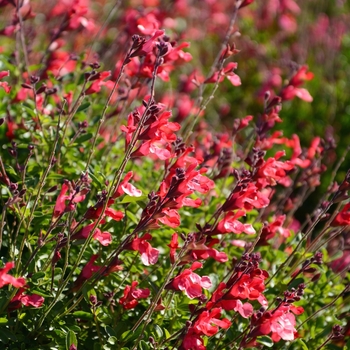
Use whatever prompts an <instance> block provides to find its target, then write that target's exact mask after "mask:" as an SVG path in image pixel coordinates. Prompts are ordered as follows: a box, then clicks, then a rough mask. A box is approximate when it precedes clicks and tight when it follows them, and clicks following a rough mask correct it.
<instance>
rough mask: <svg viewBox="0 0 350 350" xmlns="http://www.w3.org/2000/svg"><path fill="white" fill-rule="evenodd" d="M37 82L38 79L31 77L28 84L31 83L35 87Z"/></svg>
mask: <svg viewBox="0 0 350 350" xmlns="http://www.w3.org/2000/svg"><path fill="white" fill-rule="evenodd" d="M39 80H40V77H38V76H37V75H32V76H31V77H30V83H31V84H32V85H35V84H36V83H37V82H38V81H39Z"/></svg>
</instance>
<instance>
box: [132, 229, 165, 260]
mask: <svg viewBox="0 0 350 350" xmlns="http://www.w3.org/2000/svg"><path fill="white" fill-rule="evenodd" d="M151 239H152V236H151V235H150V234H149V233H146V234H144V235H143V236H142V237H141V238H139V237H136V238H134V240H133V241H132V242H131V243H130V245H129V246H128V247H129V248H128V247H127V248H126V249H132V250H136V251H138V252H139V253H140V254H141V261H142V262H143V263H144V265H146V266H149V265H154V264H155V263H156V262H157V261H158V256H159V250H158V249H156V248H153V247H152V246H151V244H150V243H149V242H147V241H149V240H151Z"/></svg>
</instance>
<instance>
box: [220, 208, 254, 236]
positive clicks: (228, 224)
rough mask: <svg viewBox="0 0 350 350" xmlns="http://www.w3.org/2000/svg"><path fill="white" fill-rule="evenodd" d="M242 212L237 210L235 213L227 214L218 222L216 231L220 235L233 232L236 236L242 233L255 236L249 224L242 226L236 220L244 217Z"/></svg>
mask: <svg viewBox="0 0 350 350" xmlns="http://www.w3.org/2000/svg"><path fill="white" fill-rule="evenodd" d="M244 215H245V211H244V210H237V212H236V213H233V212H228V213H227V214H226V215H225V217H224V218H223V219H222V220H221V221H220V222H219V224H218V226H217V229H218V230H219V231H220V232H221V233H227V232H233V233H236V234H240V233H242V232H244V233H246V234H248V235H253V234H255V230H254V228H253V226H252V225H251V224H242V223H241V222H240V221H238V220H237V219H238V218H240V217H242V216H244Z"/></svg>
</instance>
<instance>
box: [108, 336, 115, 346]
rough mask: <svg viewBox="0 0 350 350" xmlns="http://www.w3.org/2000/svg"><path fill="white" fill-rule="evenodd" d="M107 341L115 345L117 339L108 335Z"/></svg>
mask: <svg viewBox="0 0 350 350" xmlns="http://www.w3.org/2000/svg"><path fill="white" fill-rule="evenodd" d="M107 343H109V344H112V345H115V344H117V343H118V339H117V338H116V337H113V336H112V337H109V338H108V340H107Z"/></svg>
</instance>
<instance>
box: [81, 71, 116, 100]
mask: <svg viewBox="0 0 350 350" xmlns="http://www.w3.org/2000/svg"><path fill="white" fill-rule="evenodd" d="M110 75H111V71H105V72H99V73H96V74H95V76H93V77H92V78H90V80H94V82H93V83H92V84H91V85H90V86H89V87H88V88H87V89H86V90H85V95H91V94H94V93H96V92H99V91H100V90H101V87H102V86H103V85H106V82H104V80H105V79H106V78H108V77H109V76H110Z"/></svg>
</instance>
